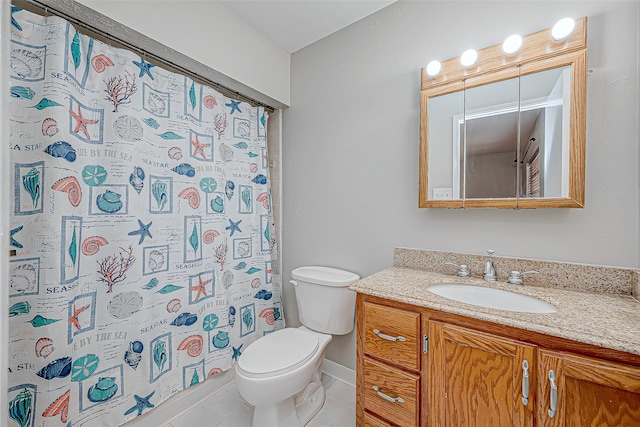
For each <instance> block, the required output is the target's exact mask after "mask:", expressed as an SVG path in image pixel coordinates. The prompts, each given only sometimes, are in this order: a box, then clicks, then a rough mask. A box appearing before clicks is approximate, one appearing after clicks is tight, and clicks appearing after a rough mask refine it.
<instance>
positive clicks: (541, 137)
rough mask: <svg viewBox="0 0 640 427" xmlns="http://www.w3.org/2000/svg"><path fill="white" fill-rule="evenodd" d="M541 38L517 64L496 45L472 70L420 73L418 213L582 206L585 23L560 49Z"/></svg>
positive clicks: (450, 66)
mask: <svg viewBox="0 0 640 427" xmlns="http://www.w3.org/2000/svg"><path fill="white" fill-rule="evenodd" d="M548 32H549V30H544V31H541V32H538V33H534V34H531V35H529V36H526V37H525V38H524V44H523V52H521V53H520V54H518V55H516V57H512V58H509V57H507V58H506V59H505V58H504V55H503V54H502V53H501V50H502V46H501V45H496V46H492V47H490V48H486V49H483V50H481V51H480V53H479V58H481V59H480V60H479V62H478V64H477V65H476V66H474V68H473V69H463V68H462V66H460V65H459V62H458V60H457V59H456V58H454V59H452V60H449V61H446V62H445V63H444V64H443V70H445V73H444V75H441V76H437V77H436V78H431V77H428V76H427V75H426V72H425V70H424V69H423V85H422V92H421V133H420V135H421V143H420V195H419V206H420V207H445V208H462V207H464V208H467V207H497V208H538V207H583V206H584V162H585V156H584V149H585V138H584V137H585V135H584V134H585V124H586V123H585V117H586V112H585V107H586V106H585V99H586V65H587V63H586V55H587V52H586V18H582V19H581V20H579V21H578V24H577V25H576V30H575V31H574V33H573V35H572V36H571V37H570V38H569V39H566V40H564V41H562V42H553V41H551V42H545V43H542V42H541V40H543V39H546V38H548V39H551V37H550V35H549V34H547V33H548ZM527 43H529V44H528V45H527ZM525 46H528V48H527V49H524V47H525ZM483 55H484V56H486V57H487V58H485V62H482V58H483ZM496 56H499V57H500V61H497V60H496V58H495V57H496ZM506 62H509V63H508V64H507V63H506ZM487 64H488V65H487ZM492 64H493V65H492ZM495 64H498V65H495ZM490 66H493V69H491V68H488V67H490Z"/></svg>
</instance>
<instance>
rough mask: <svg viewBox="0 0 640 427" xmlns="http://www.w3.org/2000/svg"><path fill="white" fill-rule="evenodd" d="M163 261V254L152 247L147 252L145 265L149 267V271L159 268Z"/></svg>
mask: <svg viewBox="0 0 640 427" xmlns="http://www.w3.org/2000/svg"><path fill="white" fill-rule="evenodd" d="M164 262H165V256H164V254H163V253H162V252H160V251H158V250H156V249H154V250H152V251H151V252H150V253H149V258H148V259H147V265H148V266H149V268H150V269H151V271H156V270H160V269H161V268H162V266H163V265H164Z"/></svg>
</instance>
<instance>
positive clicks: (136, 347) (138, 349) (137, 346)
mask: <svg viewBox="0 0 640 427" xmlns="http://www.w3.org/2000/svg"><path fill="white" fill-rule="evenodd" d="M129 350H131V351H133V352H134V353H142V350H144V345H142V343H141V342H140V341H132V342H130V343H129Z"/></svg>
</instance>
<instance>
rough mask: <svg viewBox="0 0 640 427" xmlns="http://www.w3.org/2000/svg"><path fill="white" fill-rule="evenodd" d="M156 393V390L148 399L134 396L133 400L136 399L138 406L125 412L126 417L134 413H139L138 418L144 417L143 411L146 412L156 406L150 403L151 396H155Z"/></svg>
mask: <svg viewBox="0 0 640 427" xmlns="http://www.w3.org/2000/svg"><path fill="white" fill-rule="evenodd" d="M154 393H155V390H154V391H152V392H151V394H150V395H148V396H147V397H140V396H138V395H137V394H134V395H133V398H134V399H136V404H135V406H133V407H132V408H129V409H128V410H127V412H125V413H124V414H125V415H129V414H130V413H132V412H135V411H138V415H137V416H138V417H139V416H140V415H142V411H144V410H145V409H147V408H153V407H154V406H156V405H154V404H152V403H149V399H151V396H153V394H154Z"/></svg>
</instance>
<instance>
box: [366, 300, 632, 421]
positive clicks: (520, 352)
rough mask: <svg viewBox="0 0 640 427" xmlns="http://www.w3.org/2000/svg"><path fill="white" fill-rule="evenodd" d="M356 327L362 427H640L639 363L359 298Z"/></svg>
mask: <svg viewBox="0 0 640 427" xmlns="http://www.w3.org/2000/svg"><path fill="white" fill-rule="evenodd" d="M356 327H357V338H356V341H357V350H356V352H357V398H356V425H357V426H358V427H363V426H371V427H380V426H400V427H409V426H419V427H465V426H473V427H484V426H492V427H493V426H495V427H506V426H517V427H533V426H536V427H588V426H593V427H596V426H597V427H639V426H640V356H637V355H633V354H629V353H624V352H620V351H616V350H610V349H604V348H602V347H596V346H592V345H588V344H584V343H579V342H574V341H569V340H566V339H563V338H558V337H552V336H548V335H544V334H539V333H535V332H531V331H524V330H521V329H517V328H513V327H509V326H504V325H498V324H493V323H489V322H484V321H480V320H477V319H472V318H467V317H463V316H458V315H453V314H449V313H444V312H440V311H434V310H429V309H425V308H421V307H415V306H411V305H408V304H403V303H398V302H395V301H389V300H385V299H382V298H378V297H373V296H367V295H363V294H358V300H357V309H356ZM374 329H375V330H377V331H378V333H374V332H373V330H374ZM380 333H382V334H385V335H389V336H388V337H386V338H394V337H395V338H397V337H403V338H405V340H395V341H390V340H388V339H385V338H384V337H383V338H381V337H380ZM394 344H397V346H395V345H394ZM525 362H526V363H525ZM549 371H553V375H554V376H555V380H554V381H553V383H554V385H555V390H554V391H553V393H556V392H557V407H556V410H555V412H553V411H552V412H551V413H550V412H549V409H550V407H551V395H552V386H551V381H550V380H549ZM525 372H526V373H525ZM527 378H528V381H527ZM527 382H528V399H525V400H523V397H526V396H525V395H526V390H527V387H526V383H527ZM374 386H375V387H377V388H378V390H375V389H374V388H373V387H374ZM378 391H380V392H381V393H383V394H384V395H385V396H386V397H389V398H391V399H392V400H395V399H396V398H397V397H400V398H401V399H402V400H403V402H402V403H401V402H397V401H393V402H392V401H390V400H388V399H386V398H385V397H381V396H380V395H379V394H378V393H377V392H378ZM525 402H526V403H525ZM550 415H553V416H550Z"/></svg>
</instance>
